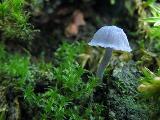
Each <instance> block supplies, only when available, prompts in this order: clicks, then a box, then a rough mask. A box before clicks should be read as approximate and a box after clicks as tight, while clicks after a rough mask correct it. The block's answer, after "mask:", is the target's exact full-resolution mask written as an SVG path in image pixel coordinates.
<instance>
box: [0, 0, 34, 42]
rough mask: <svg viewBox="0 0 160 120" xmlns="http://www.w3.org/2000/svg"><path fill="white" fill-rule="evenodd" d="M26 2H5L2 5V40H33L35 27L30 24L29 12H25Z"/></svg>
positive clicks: (0, 24) (0, 8)
mask: <svg viewBox="0 0 160 120" xmlns="http://www.w3.org/2000/svg"><path fill="white" fill-rule="evenodd" d="M25 2H26V1H25V0H3V1H2V2H1V3H0V18H1V19H0V30H1V31H2V39H7V38H10V39H13V38H18V39H20V40H26V41H30V40H32V39H33V33H34V31H33V26H32V25H31V24H30V23H28V19H29V12H27V11H25V10H24V6H25Z"/></svg>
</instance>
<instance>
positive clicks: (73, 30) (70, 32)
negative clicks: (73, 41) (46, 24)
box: [65, 23, 78, 37]
mask: <svg viewBox="0 0 160 120" xmlns="http://www.w3.org/2000/svg"><path fill="white" fill-rule="evenodd" d="M77 34H78V27H77V26H76V25H75V24H72V23H71V24H69V25H68V26H67V28H66V30H65V35H66V36H67V37H71V36H76V35H77Z"/></svg>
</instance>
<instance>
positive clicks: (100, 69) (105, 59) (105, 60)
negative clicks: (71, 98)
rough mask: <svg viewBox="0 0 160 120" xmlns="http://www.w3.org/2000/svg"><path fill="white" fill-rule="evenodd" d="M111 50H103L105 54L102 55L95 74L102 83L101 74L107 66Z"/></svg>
mask: <svg viewBox="0 0 160 120" xmlns="http://www.w3.org/2000/svg"><path fill="white" fill-rule="evenodd" d="M112 50H113V49H112V48H106V50H105V54H104V57H103V59H102V61H101V63H100V65H99V67H98V69H97V73H96V76H97V77H98V78H99V79H100V80H101V81H102V79H103V73H104V70H105V67H106V65H107V64H108V62H109V60H110V58H111V56H112Z"/></svg>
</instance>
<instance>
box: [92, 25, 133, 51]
mask: <svg viewBox="0 0 160 120" xmlns="http://www.w3.org/2000/svg"><path fill="white" fill-rule="evenodd" d="M89 45H91V46H100V47H104V48H108V47H109V48H112V49H113V50H121V51H127V52H130V51H132V49H131V48H130V46H129V42H128V39H127V36H126V34H125V33H124V31H123V29H121V28H119V27H116V26H104V27H102V28H100V29H99V30H98V31H97V32H96V33H95V34H94V36H93V39H92V40H91V41H90V42H89Z"/></svg>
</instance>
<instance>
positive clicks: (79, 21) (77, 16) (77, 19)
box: [73, 10, 86, 27]
mask: <svg viewBox="0 0 160 120" xmlns="http://www.w3.org/2000/svg"><path fill="white" fill-rule="evenodd" d="M73 23H74V24H76V25H77V26H78V27H79V26H84V25H85V24H86V22H85V21H84V16H83V13H82V12H81V11H79V10H76V11H75V12H74V13H73Z"/></svg>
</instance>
